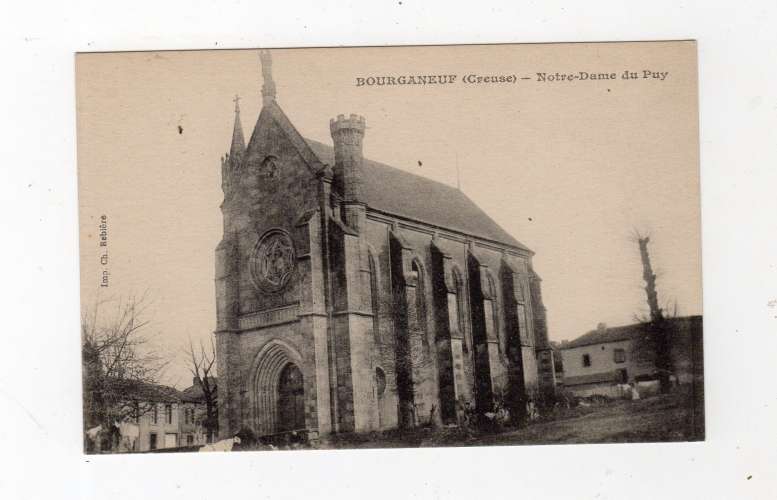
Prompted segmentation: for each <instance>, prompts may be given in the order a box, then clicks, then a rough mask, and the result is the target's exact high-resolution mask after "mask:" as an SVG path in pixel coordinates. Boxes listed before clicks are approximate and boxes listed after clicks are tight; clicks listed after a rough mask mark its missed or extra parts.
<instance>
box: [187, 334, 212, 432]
mask: <svg viewBox="0 0 777 500" xmlns="http://www.w3.org/2000/svg"><path fill="white" fill-rule="evenodd" d="M187 354H188V356H189V363H190V364H189V371H190V372H191V373H192V376H193V377H194V383H195V384H196V385H197V386H199V388H200V390H202V396H203V400H204V403H205V419H204V420H203V422H202V426H203V427H204V429H205V430H206V432H207V434H208V435H216V434H218V426H219V422H218V399H217V398H218V385H217V379H216V378H215V377H214V376H213V373H214V372H215V370H216V366H215V365H216V346H215V345H214V344H213V338H211V339H210V348H209V349H206V348H205V344H203V342H202V341H200V343H199V349H195V347H194V344H193V343H192V340H191V339H189V348H188V351H187Z"/></svg>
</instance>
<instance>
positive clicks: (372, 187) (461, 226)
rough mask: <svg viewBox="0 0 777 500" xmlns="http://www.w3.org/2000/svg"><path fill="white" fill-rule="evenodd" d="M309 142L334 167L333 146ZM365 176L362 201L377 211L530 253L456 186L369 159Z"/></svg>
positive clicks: (308, 140) (317, 153)
mask: <svg viewBox="0 0 777 500" xmlns="http://www.w3.org/2000/svg"><path fill="white" fill-rule="evenodd" d="M305 142H306V143H307V144H308V146H309V147H310V149H311V150H312V151H313V153H314V154H315V155H316V156H317V157H318V159H319V160H320V161H321V162H322V163H326V164H329V165H334V163H335V154H334V149H333V148H332V147H331V146H328V145H326V144H323V143H321V142H318V141H314V140H311V139H305ZM363 174H364V176H363V184H362V192H361V195H362V197H363V200H362V201H364V203H366V204H367V206H368V207H369V208H371V209H373V210H377V211H380V212H384V213H388V214H392V215H397V216H400V217H403V218H407V219H412V220H415V221H419V222H423V223H427V224H430V225H433V226H437V227H440V228H447V229H452V230H455V231H458V232H461V233H464V234H469V235H472V236H476V237H480V238H483V239H487V240H491V241H496V242H498V243H502V244H505V245H509V246H512V247H516V248H520V249H522V250H526V251H528V250H529V249H528V248H527V247H526V246H524V245H523V244H521V243H520V242H518V241H517V240H516V239H515V238H513V237H512V236H511V235H510V234H509V233H507V231H505V230H504V229H502V228H501V227H500V226H499V224H497V223H496V222H494V220H493V219H491V217H489V216H488V215H487V214H486V213H485V212H484V211H483V210H481V209H480V207H478V206H477V205H476V204H475V203H474V202H473V201H472V200H471V199H469V198H468V197H467V195H465V194H464V193H463V192H461V191H460V190H458V189H456V188H454V187H451V186H448V185H445V184H442V183H440V182H437V181H433V180H431V179H428V178H426V177H422V176H420V175H416V174H412V173H410V172H407V171H405V170H401V169H398V168H395V167H391V166H389V165H386V164H383V163H380V162H377V161H373V160H370V159H367V158H365V159H364V161H363Z"/></svg>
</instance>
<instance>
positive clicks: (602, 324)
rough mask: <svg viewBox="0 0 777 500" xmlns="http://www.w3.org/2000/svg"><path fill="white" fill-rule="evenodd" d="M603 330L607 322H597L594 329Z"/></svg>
mask: <svg viewBox="0 0 777 500" xmlns="http://www.w3.org/2000/svg"><path fill="white" fill-rule="evenodd" d="M605 330H607V323H599V324H598V325H596V331H598V332H603V331H605Z"/></svg>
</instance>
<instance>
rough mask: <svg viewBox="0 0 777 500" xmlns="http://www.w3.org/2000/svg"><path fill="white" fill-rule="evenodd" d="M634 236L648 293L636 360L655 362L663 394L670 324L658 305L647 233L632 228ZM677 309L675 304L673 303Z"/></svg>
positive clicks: (668, 365) (667, 372)
mask: <svg viewBox="0 0 777 500" xmlns="http://www.w3.org/2000/svg"><path fill="white" fill-rule="evenodd" d="M634 239H635V240H636V241H637V244H638V245H639V253H640V257H641V260H642V279H643V280H644V281H645V293H646V294H647V302H648V308H649V310H650V317H649V318H640V322H642V323H645V325H646V326H647V335H646V336H645V337H644V338H638V339H636V342H635V349H634V353H635V355H636V357H637V359H638V360H643V361H644V360H645V358H650V359H651V360H652V362H653V363H654V364H655V368H656V371H657V374H658V381H659V385H660V388H661V392H662V393H667V392H669V390H670V388H671V386H670V379H669V376H670V374H671V371H672V360H671V345H670V343H671V339H670V338H669V336H670V330H671V329H670V325H669V322H668V321H667V319H666V316H665V315H664V311H663V309H661V308H660V307H659V306H658V292H657V290H656V274H655V273H654V272H653V267H652V265H651V263H650V254H649V252H648V243H650V236H649V235H643V234H641V233H639V232H638V231H634ZM674 309H675V311H677V304H675V306H674Z"/></svg>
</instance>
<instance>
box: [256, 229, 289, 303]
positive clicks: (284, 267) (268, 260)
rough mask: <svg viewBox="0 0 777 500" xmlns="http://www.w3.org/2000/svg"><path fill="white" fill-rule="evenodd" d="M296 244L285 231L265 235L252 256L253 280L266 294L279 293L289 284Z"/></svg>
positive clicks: (275, 231) (271, 231)
mask: <svg viewBox="0 0 777 500" xmlns="http://www.w3.org/2000/svg"><path fill="white" fill-rule="evenodd" d="M295 263H296V262H295V257H294V243H293V242H292V241H291V238H290V237H289V235H288V234H286V232H285V231H282V230H280V229H272V230H270V231H268V232H266V233H265V234H264V236H262V238H261V239H260V240H259V244H258V245H256V248H255V249H254V253H253V255H251V261H250V266H251V278H252V279H253V281H254V284H255V285H256V286H257V287H258V288H260V289H261V290H263V291H266V292H278V291H280V290H282V289H283V288H284V287H285V286H286V285H287V284H288V282H289V278H290V277H291V275H292V273H293V272H294V266H295Z"/></svg>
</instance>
